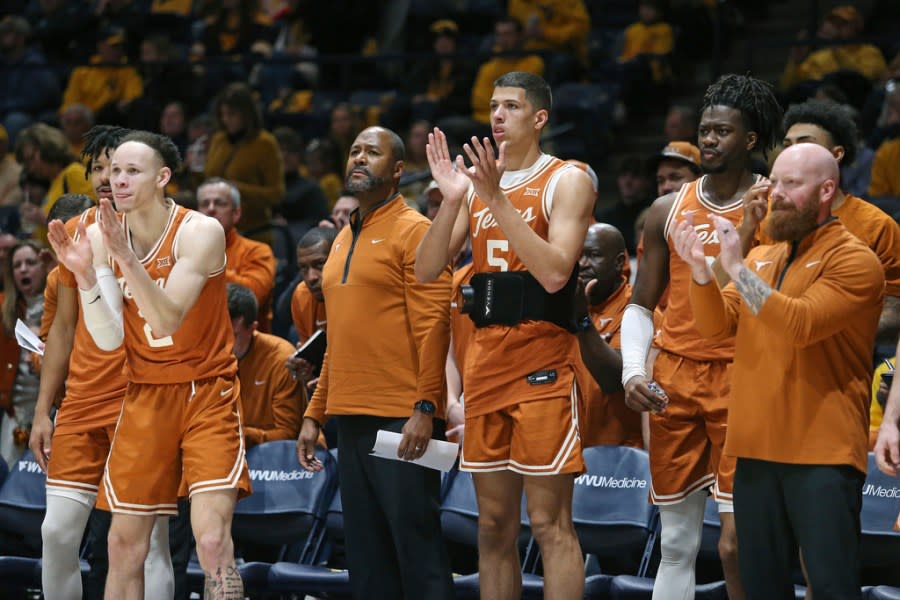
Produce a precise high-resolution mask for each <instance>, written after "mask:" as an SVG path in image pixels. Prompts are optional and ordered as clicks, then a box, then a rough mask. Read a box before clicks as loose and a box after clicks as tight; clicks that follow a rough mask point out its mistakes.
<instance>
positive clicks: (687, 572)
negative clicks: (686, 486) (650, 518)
mask: <svg viewBox="0 0 900 600" xmlns="http://www.w3.org/2000/svg"><path fill="white" fill-rule="evenodd" d="M705 508H706V490H700V491H699V492H694V493H693V494H690V495H689V496H688V497H687V498H685V499H684V500H682V501H681V502H678V503H677V504H668V505H664V506H660V507H659V518H660V520H661V521H662V533H661V534H660V554H661V556H660V560H659V569H658V570H657V572H656V581H655V582H654V583H653V600H690V599H691V598H693V597H694V591H695V590H696V586H697V578H696V575H695V573H694V570H695V566H696V563H697V551H698V550H700V536H701V535H702V533H703V510H704V509H705Z"/></svg>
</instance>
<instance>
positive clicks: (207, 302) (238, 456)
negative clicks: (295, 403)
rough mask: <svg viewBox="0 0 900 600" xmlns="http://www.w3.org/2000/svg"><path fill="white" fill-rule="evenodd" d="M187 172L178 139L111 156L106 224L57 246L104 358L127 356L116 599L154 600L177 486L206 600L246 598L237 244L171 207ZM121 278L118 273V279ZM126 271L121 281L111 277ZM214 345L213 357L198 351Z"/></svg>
mask: <svg viewBox="0 0 900 600" xmlns="http://www.w3.org/2000/svg"><path fill="white" fill-rule="evenodd" d="M179 163H180V157H179V155H178V150H177V149H176V148H175V146H174V144H173V143H172V141H171V140H169V139H168V138H166V137H164V136H161V135H158V134H154V133H149V132H134V133H131V134H129V135H128V136H126V137H125V139H124V140H123V141H122V143H121V145H120V146H119V147H118V148H117V149H116V151H115V153H114V154H113V156H112V161H111V172H112V178H111V183H112V191H113V198H114V200H115V202H116V207H117V208H118V210H119V211H120V212H122V213H124V215H123V218H122V219H121V220H120V219H119V218H118V217H117V215H116V212H115V211H114V210H113V208H112V204H111V203H110V202H109V200H106V199H104V200H102V201H101V203H100V218H99V220H98V222H97V223H95V224H94V225H92V226H91V227H90V228H89V229H87V230H85V227H84V225H83V224H79V226H78V234H79V236H78V238H77V240H73V239H72V238H70V237H69V235H68V234H67V233H66V231H65V228H64V226H63V224H62V223H61V222H59V221H54V222H53V223H52V228H51V231H52V235H51V238H52V242H51V243H52V244H53V247H54V249H55V250H56V252H57V256H58V257H59V259H60V261H61V262H62V263H63V264H65V265H66V267H67V268H68V269H69V270H70V271H72V273H73V274H74V275H75V278H76V280H77V282H78V287H79V293H80V295H81V300H82V306H83V307H84V319H85V324H86V325H87V327H88V331H89V332H90V334H91V337H92V338H93V339H94V341H95V342H96V343H97V346H99V347H100V348H101V349H105V350H111V349H114V348H116V347H118V346H119V345H123V344H124V347H125V356H126V375H127V377H128V381H129V385H128V389H127V391H126V393H125V399H124V401H123V405H122V412H121V414H120V416H119V422H118V425H117V427H116V434H115V438H114V440H113V446H112V449H111V451H110V456H109V459H108V461H107V465H106V470H105V472H104V476H103V486H102V488H101V497H100V500H101V502H102V501H105V502H107V503H108V505H109V506H110V509H111V511H112V512H113V519H112V525H111V527H110V532H109V556H110V561H109V562H110V569H109V575H108V577H107V582H106V598H108V599H113V598H116V599H118V598H125V599H132V598H133V599H137V598H141V597H142V596H143V581H142V580H143V575H144V573H143V562H144V558H145V556H146V554H147V544H148V540H149V537H150V531H151V528H152V526H153V522H154V520H155V517H156V515H160V514H163V515H165V514H169V515H172V514H175V513H176V511H177V508H176V501H177V498H178V495H179V486H180V484H181V483H182V480H183V485H184V486H186V488H187V490H186V491H187V493H188V494H189V495H190V498H191V525H192V528H193V532H194V537H195V538H196V540H197V555H198V558H199V559H200V565H201V566H202V568H203V571H204V573H205V575H206V584H205V585H206V588H205V596H204V597H205V598H217V599H224V598H228V599H231V598H243V586H242V583H241V579H240V574H239V573H238V571H237V569H236V567H235V564H234V546H233V543H232V541H231V534H230V530H231V518H232V514H233V512H234V505H235V502H236V500H237V497H238V494H239V493H241V494H246V493H248V492H249V489H250V485H249V477H248V473H247V465H246V461H245V459H244V444H243V436H242V435H241V424H240V416H239V409H238V406H239V383H238V381H237V379H236V378H235V373H236V370H237V365H236V360H235V358H234V355H233V354H232V336H231V330H230V328H229V326H228V324H229V321H230V319H229V317H228V310H227V303H226V293H225V236H224V233H223V231H222V227H221V225H219V223H218V222H217V221H215V220H214V219H211V218H209V217H206V216H204V215H202V214H200V213H198V212H195V211H191V210H188V209H185V208H183V207H180V206H178V205H176V204H175V203H174V202H173V201H172V200H171V199H168V198H166V197H165V195H164V190H165V186H166V184H167V183H168V182H169V179H170V178H171V176H172V173H173V171H175V170H176V169H177V168H178V166H179ZM110 265H112V268H110ZM113 269H115V271H114V270H113ZM198 340H202V342H203V343H198Z"/></svg>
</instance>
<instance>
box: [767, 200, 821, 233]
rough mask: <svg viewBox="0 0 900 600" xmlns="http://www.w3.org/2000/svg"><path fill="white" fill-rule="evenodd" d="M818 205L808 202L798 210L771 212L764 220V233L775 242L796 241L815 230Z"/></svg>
mask: <svg viewBox="0 0 900 600" xmlns="http://www.w3.org/2000/svg"><path fill="white" fill-rule="evenodd" d="M818 217H819V205H818V203H817V202H814V201H810V202H808V203H806V205H805V206H802V207H800V208H790V209H785V210H772V211H770V212H769V218H768V219H766V233H767V234H769V237H771V238H772V239H773V240H775V241H777V242H784V241H796V240H799V239H800V238H802V237H803V236H804V235H806V234H807V233H809V232H810V231H812V230H813V229H815V227H816V225H817V223H818Z"/></svg>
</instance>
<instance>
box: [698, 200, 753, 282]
mask: <svg viewBox="0 0 900 600" xmlns="http://www.w3.org/2000/svg"><path fill="white" fill-rule="evenodd" d="M710 217H711V218H712V222H713V227H715V228H716V235H717V236H718V238H719V262H720V263H721V264H722V267H723V268H724V269H725V271H727V272H728V274H729V275H731V278H732V279H737V276H736V273H735V271H736V270H739V269H740V268H741V267H742V266H743V265H744V254H743V252H742V250H741V239H740V236H738V233H737V231H736V230H735V228H734V225H733V224H732V223H731V221H729V220H728V219H726V218H724V217H720V216H719V215H710ZM698 283H699V282H698Z"/></svg>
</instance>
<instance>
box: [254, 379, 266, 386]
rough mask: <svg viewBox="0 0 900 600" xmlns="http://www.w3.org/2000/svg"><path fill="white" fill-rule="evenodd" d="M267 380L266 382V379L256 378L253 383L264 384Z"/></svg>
mask: <svg viewBox="0 0 900 600" xmlns="http://www.w3.org/2000/svg"><path fill="white" fill-rule="evenodd" d="M265 382H266V380H265V379H254V380H253V383H255V384H256V385H262V384H264V383H265Z"/></svg>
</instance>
